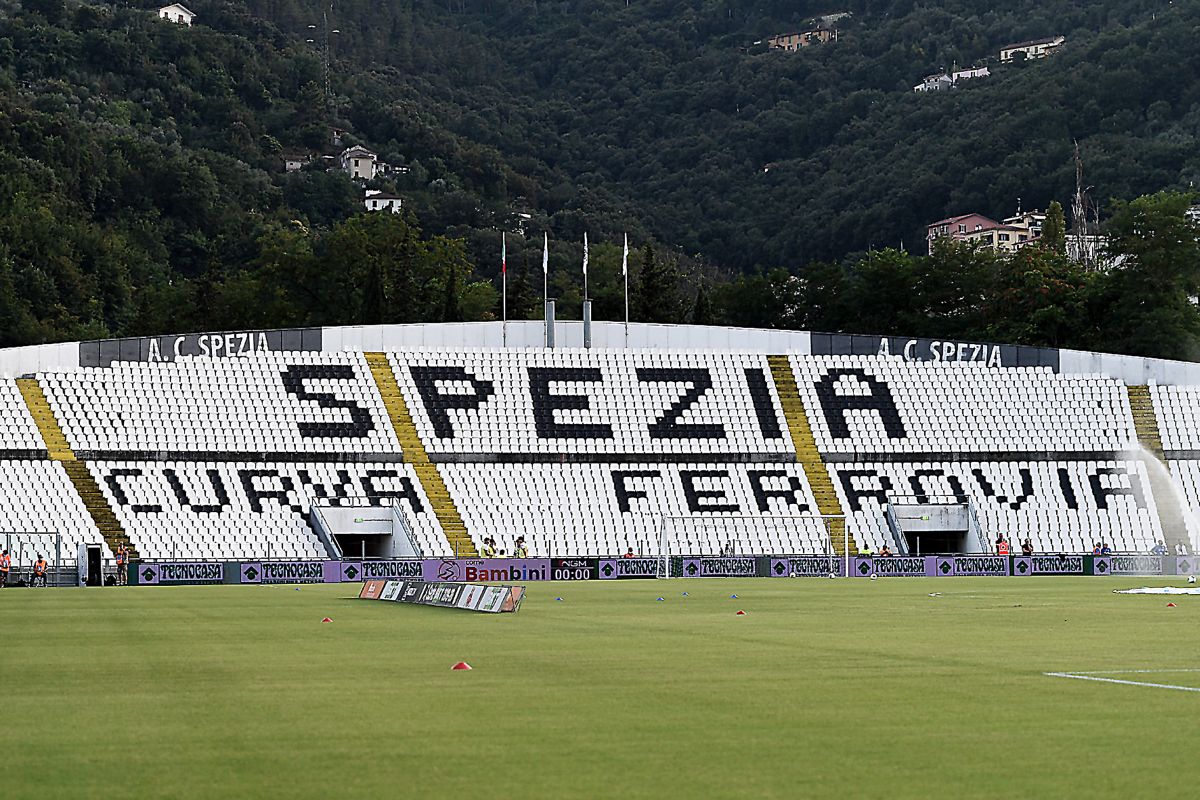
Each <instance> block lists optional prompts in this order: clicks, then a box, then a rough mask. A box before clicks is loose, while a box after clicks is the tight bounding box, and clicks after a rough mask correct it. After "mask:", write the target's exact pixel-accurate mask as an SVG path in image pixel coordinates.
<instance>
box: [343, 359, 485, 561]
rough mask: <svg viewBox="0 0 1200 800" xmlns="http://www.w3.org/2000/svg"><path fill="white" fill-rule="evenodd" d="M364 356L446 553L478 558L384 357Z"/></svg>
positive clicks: (456, 508)
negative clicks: (423, 494) (427, 501)
mask: <svg viewBox="0 0 1200 800" xmlns="http://www.w3.org/2000/svg"><path fill="white" fill-rule="evenodd" d="M364 355H365V356H366V359H367V366H368V367H370V368H371V377H373V378H374V379H375V387H376V388H377V389H378V390H379V396H380V397H381V398H383V407H384V408H386V409H387V412H388V418H389V419H390V420H391V422H392V430H394V431H395V432H396V440H397V441H398V442H400V449H401V450H403V451H404V460H405V461H406V462H407V463H409V464H412V467H413V470H414V471H415V472H416V473H417V478H418V479H419V480H420V481H421V488H423V489H424V490H425V496H426V497H428V498H429V503H430V505H432V506H433V513H434V516H436V517H437V521H438V524H439V525H441V528H442V534H443V535H444V536H445V537H446V541H448V542H449V543H450V549H451V550H453V551H454V553H455V555H457V556H458V557H460V558H478V557H479V551H478V550H476V549H475V543H474V542H472V541H471V537H470V535H469V534H468V533H467V526H466V524H465V523H464V522H463V520H462V515H461V514H459V513H458V506H456V505H455V504H454V498H453V497H451V496H450V490H449V489H447V488H446V482H445V481H444V480H442V473H441V472H439V471H438V468H437V464H434V463H432V462H431V461H430V460H429V453H427V452H426V451H425V445H424V443H422V442H421V437H420V435H418V434H417V428H416V426H415V425H413V421H412V415H410V414H409V412H408V404H407V403H406V402H405V401H404V395H403V393H401V391H400V385H399V384H398V383H396V375H395V373H394V372H392V365H391V363H390V362H389V361H388V357H387V354H386V353H364Z"/></svg>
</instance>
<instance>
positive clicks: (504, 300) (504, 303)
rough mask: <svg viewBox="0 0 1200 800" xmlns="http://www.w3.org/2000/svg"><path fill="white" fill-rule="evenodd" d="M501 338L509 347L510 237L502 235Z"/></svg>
mask: <svg viewBox="0 0 1200 800" xmlns="http://www.w3.org/2000/svg"><path fill="white" fill-rule="evenodd" d="M500 314H501V317H500V319H501V320H502V322H501V323H500V331H501V332H500V338H501V343H502V344H503V346H504V347H508V237H507V235H506V234H505V233H504V232H501V233H500Z"/></svg>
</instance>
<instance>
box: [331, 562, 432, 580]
mask: <svg viewBox="0 0 1200 800" xmlns="http://www.w3.org/2000/svg"><path fill="white" fill-rule="evenodd" d="M343 563H345V562H343ZM355 563H357V562H355ZM358 566H359V569H361V570H362V574H361V575H360V576H359V577H358V578H350V577H349V576H348V575H347V574H346V571H345V570H344V569H343V570H342V580H379V579H386V578H415V579H417V580H420V578H421V561H420V559H405V560H389V561H364V562H362V563H361V564H359V565H358Z"/></svg>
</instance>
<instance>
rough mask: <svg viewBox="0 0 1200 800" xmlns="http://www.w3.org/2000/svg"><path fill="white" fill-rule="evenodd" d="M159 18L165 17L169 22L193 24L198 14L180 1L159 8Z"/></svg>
mask: <svg viewBox="0 0 1200 800" xmlns="http://www.w3.org/2000/svg"><path fill="white" fill-rule="evenodd" d="M158 18H159V19H165V20H166V21H167V22H174V23H176V24H179V25H187V26H188V27H189V28H190V27H191V26H192V20H194V19H195V18H196V15H195V14H194V13H192V12H191V11H189V10H188V8H187V7H186V6H184V5H182V4H180V3H172V4H171V5H169V6H163V7H162V8H160V9H159V10H158Z"/></svg>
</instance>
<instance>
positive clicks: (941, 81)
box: [913, 72, 954, 92]
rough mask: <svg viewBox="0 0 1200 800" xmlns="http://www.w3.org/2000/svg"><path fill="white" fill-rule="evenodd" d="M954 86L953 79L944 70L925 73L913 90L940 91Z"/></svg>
mask: <svg viewBox="0 0 1200 800" xmlns="http://www.w3.org/2000/svg"><path fill="white" fill-rule="evenodd" d="M953 86H954V81H953V79H951V77H950V76H949V75H947V74H946V73H944V72H938V73H936V74H933V75H926V76H925V77H924V78H922V79H921V82H920V83H918V84H917V85H916V86H914V87H913V91H914V92H941V91H945V90H946V89H950V88H952V87H953Z"/></svg>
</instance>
